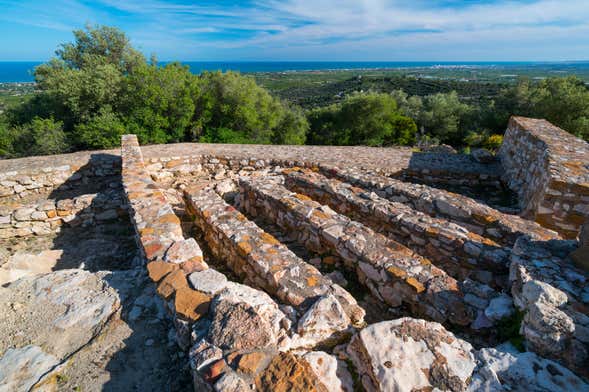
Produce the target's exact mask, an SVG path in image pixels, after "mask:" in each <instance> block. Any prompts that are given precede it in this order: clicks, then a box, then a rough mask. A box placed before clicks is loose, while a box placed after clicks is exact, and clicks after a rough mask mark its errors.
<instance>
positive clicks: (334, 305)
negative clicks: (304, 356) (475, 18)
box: [292, 295, 351, 347]
mask: <svg viewBox="0 0 589 392" xmlns="http://www.w3.org/2000/svg"><path fill="white" fill-rule="evenodd" d="M350 325H351V321H350V318H349V317H348V316H347V315H346V312H345V310H344V308H343V307H342V306H341V304H340V303H339V301H338V300H337V299H336V297H335V296H333V295H325V296H322V297H320V298H319V299H318V300H317V301H315V303H314V304H313V305H312V306H311V307H310V308H309V310H307V312H306V313H305V314H304V315H303V316H302V317H301V318H300V319H299V322H298V324H297V333H298V334H299V335H300V336H296V337H293V341H292V345H293V346H296V347H314V346H316V345H317V344H319V343H323V344H327V343H329V342H330V341H331V342H336V341H337V339H339V338H341V335H342V333H343V332H345V331H347V330H348V329H349V328H350Z"/></svg>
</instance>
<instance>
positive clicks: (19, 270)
mask: <svg viewBox="0 0 589 392" xmlns="http://www.w3.org/2000/svg"><path fill="white" fill-rule="evenodd" d="M62 254H63V251H62V250H59V249H56V250H44V251H42V252H40V253H37V254H29V253H21V252H17V253H15V254H14V255H12V256H10V257H9V258H8V261H7V262H6V263H5V264H3V265H2V267H0V285H3V284H6V283H9V282H14V281H15V280H17V279H19V278H21V277H24V276H33V275H37V274H43V273H48V272H51V271H52V270H53V268H54V267H55V266H56V264H57V263H58V261H59V260H60V259H61V256H62Z"/></svg>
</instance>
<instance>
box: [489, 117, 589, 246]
mask: <svg viewBox="0 0 589 392" xmlns="http://www.w3.org/2000/svg"><path fill="white" fill-rule="evenodd" d="M499 157H500V158H501V162H502V164H503V167H504V168H505V178H506V180H507V182H508V184H509V186H510V187H511V188H512V189H513V190H514V191H515V192H517V193H518V194H519V198H520V203H521V207H522V210H523V215H524V216H526V217H528V218H530V219H533V220H535V221H536V222H539V223H540V224H542V225H543V226H545V227H548V228H551V229H553V230H556V231H558V232H559V233H561V234H562V235H563V237H565V238H569V239H574V238H576V237H577V235H578V234H579V230H580V227H581V225H582V224H583V223H585V222H586V221H587V220H588V219H589V163H588V162H589V144H587V143H586V142H584V141H583V140H581V139H578V138H576V137H574V136H573V135H571V134H570V133H568V132H566V131H564V130H562V129H560V128H558V127H556V126H554V125H552V124H550V123H549V122H548V121H546V120H536V119H530V118H525V117H515V116H514V117H512V118H511V119H510V120H509V125H508V128H507V132H506V133H505V138H504V139H503V145H502V146H501V149H500V151H499Z"/></svg>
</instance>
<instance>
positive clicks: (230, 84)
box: [194, 72, 307, 144]
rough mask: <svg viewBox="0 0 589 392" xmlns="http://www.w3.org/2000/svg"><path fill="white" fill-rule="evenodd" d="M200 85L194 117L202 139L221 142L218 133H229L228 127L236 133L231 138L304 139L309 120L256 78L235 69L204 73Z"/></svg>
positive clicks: (264, 140)
mask: <svg viewBox="0 0 589 392" xmlns="http://www.w3.org/2000/svg"><path fill="white" fill-rule="evenodd" d="M199 85H200V94H199V96H198V98H197V100H196V105H195V107H196V111H195V117H194V118H195V125H196V127H195V130H196V134H197V135H199V136H201V137H202V140H206V141H210V142H221V141H222V139H220V138H219V135H221V134H225V135H227V130H231V134H233V135H234V136H232V139H235V138H238V139H239V140H247V141H249V142H251V143H260V144H269V143H272V142H273V141H274V142H278V143H282V142H284V143H287V142H301V141H303V140H304V137H303V136H302V135H303V134H304V132H305V130H306V127H307V125H306V120H305V119H304V118H302V116H300V114H297V112H293V111H292V110H291V109H289V107H288V106H287V105H286V104H284V103H283V102H281V101H280V100H278V99H276V98H274V97H272V96H271V95H270V93H268V91H267V90H265V89H264V88H262V87H260V86H258V85H257V84H256V82H255V81H254V79H253V78H251V77H247V76H242V75H240V74H238V73H235V72H226V73H221V72H204V73H203V74H201V76H200V78H199ZM281 126H285V127H286V128H284V129H280V127H281ZM219 130H222V131H221V132H220V131H219ZM235 135H239V137H237V136H235Z"/></svg>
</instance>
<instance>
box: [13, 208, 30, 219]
mask: <svg viewBox="0 0 589 392" xmlns="http://www.w3.org/2000/svg"><path fill="white" fill-rule="evenodd" d="M33 212H35V209H34V208H19V209H17V210H15V211H14V213H13V214H12V217H13V218H14V219H16V220H17V221H27V220H30V219H31V214H32V213H33Z"/></svg>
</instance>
